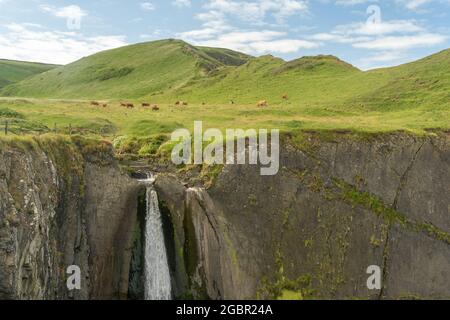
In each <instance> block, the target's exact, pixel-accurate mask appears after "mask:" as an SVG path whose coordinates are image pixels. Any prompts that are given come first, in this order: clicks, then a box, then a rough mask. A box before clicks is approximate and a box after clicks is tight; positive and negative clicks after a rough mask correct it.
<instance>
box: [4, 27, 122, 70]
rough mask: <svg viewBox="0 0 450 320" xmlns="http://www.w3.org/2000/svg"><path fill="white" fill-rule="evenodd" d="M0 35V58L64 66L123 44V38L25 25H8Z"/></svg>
mask: <svg viewBox="0 0 450 320" xmlns="http://www.w3.org/2000/svg"><path fill="white" fill-rule="evenodd" d="M4 27H5V29H6V32H1V34H0V52H1V53H2V58H6V59H12V60H25V61H36V62H45V63H55V64H67V63H70V62H73V61H75V60H78V59H80V58H82V57H85V56H88V55H91V54H94V53H96V52H99V51H103V50H107V49H113V48H117V47H121V46H124V45H126V44H127V43H126V42H125V38H124V37H123V36H95V37H84V36H82V35H81V34H79V33H76V32H61V31H48V30H46V29H43V28H42V27H33V26H30V25H27V24H16V23H14V24H9V25H6V26H4Z"/></svg>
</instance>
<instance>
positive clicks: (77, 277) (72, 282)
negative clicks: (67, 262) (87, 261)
mask: <svg viewBox="0 0 450 320" xmlns="http://www.w3.org/2000/svg"><path fill="white" fill-rule="evenodd" d="M66 273H67V275H68V277H67V281H66V285H67V289H68V290H69V291H72V290H81V269H80V267H79V266H76V265H72V266H69V267H67V270H66Z"/></svg>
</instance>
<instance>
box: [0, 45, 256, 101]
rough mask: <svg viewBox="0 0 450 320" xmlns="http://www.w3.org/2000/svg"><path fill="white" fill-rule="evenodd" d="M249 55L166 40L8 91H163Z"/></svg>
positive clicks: (122, 95)
mask: <svg viewBox="0 0 450 320" xmlns="http://www.w3.org/2000/svg"><path fill="white" fill-rule="evenodd" d="M248 58H249V57H248V56H246V55H244V54H240V53H236V52H233V51H231V50H225V49H210V48H196V47H193V46H190V45H189V44H187V43H185V42H182V41H178V40H164V41H156V42H150V43H142V44H137V45H132V46H127V47H123V48H119V49H115V50H109V51H105V52H101V53H98V54H95V55H93V56H90V57H86V58H83V59H81V60H79V61H77V62H74V63H72V64H69V65H67V66H65V67H61V68H58V69H54V70H52V71H50V72H47V73H45V74H41V75H38V76H35V77H32V78H30V79H27V80H25V81H23V82H21V83H20V84H16V85H11V86H9V87H7V88H5V89H4V91H3V92H2V93H3V95H6V96H27V97H52V98H86V99H101V98H103V99H105V98H117V99H126V98H133V97H142V96H152V95H158V94H159V95H160V94H164V93H165V92H167V91H171V90H176V89H177V88H179V87H182V86H184V85H186V84H187V83H188V82H189V81H191V80H192V79H195V78H197V77H202V76H203V75H205V74H207V73H209V72H211V71H212V70H215V69H217V68H221V67H223V66H227V65H239V64H242V63H244V62H246V61H247V59H248Z"/></svg>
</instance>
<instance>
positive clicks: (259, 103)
mask: <svg viewBox="0 0 450 320" xmlns="http://www.w3.org/2000/svg"><path fill="white" fill-rule="evenodd" d="M268 105H269V104H268V103H267V100H261V101H260V102H258V107H267V106H268Z"/></svg>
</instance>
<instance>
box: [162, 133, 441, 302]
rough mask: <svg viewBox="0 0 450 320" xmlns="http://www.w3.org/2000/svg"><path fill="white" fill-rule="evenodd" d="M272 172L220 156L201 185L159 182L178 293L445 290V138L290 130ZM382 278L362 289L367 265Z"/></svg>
mask: <svg viewBox="0 0 450 320" xmlns="http://www.w3.org/2000/svg"><path fill="white" fill-rule="evenodd" d="M283 144H284V147H283V151H282V155H281V168H282V169H281V170H280V173H279V174H278V175H276V176H273V177H262V176H260V171H259V168H258V167H254V166H225V167H224V169H223V170H222V172H221V174H220V175H219V177H218V178H217V180H216V181H215V183H214V184H213V186H212V187H211V188H210V189H209V190H205V189H202V188H188V187H184V185H183V184H181V183H180V182H178V179H177V178H176V177H175V176H171V175H164V174H163V175H160V176H159V178H158V179H157V182H156V187H157V190H158V191H159V195H160V199H161V201H162V204H163V205H164V206H165V207H166V208H167V211H168V212H170V215H171V217H172V221H173V224H174V228H175V231H176V236H175V237H174V238H175V247H176V248H177V249H176V252H177V254H178V260H177V262H178V264H177V266H176V268H175V272H174V273H175V274H176V277H177V278H179V279H184V281H182V282H179V283H181V284H182V285H181V286H179V287H178V288H177V290H178V295H183V294H186V293H185V292H186V291H187V292H189V293H190V294H191V295H193V296H194V297H198V298H205V297H209V298H211V299H241V298H255V297H258V298H276V297H280V296H282V295H288V296H289V297H303V298H340V299H353V298H366V299H367V298H369V299H378V298H392V299H398V298H450V289H449V288H450V287H449V284H450V283H449V280H448V279H449V278H448V276H447V275H448V274H449V273H450V219H449V218H450V212H449V210H450V197H449V195H450V139H449V136H448V135H445V134H442V135H440V136H439V137H413V136H409V135H406V134H386V135H377V136H367V137H361V136H359V137H356V136H349V135H346V134H341V135H339V134H335V135H333V136H327V137H325V138H324V137H319V136H317V135H314V134H310V135H305V136H304V137H303V138H302V139H300V140H299V139H298V138H287V139H286V140H285V141H284V143H283ZM372 265H375V266H379V267H380V268H381V271H382V289H381V290H368V288H367V279H368V277H369V276H370V275H369V274H367V273H366V271H367V268H368V267H369V266H372Z"/></svg>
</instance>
